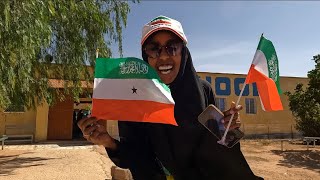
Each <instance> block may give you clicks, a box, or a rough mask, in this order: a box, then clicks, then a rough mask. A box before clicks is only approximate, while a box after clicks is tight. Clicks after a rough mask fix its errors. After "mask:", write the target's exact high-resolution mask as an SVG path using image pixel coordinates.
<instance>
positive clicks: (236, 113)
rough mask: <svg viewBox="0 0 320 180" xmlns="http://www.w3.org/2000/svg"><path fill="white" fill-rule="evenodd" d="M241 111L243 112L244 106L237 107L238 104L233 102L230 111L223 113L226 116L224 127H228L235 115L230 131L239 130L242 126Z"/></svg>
mask: <svg viewBox="0 0 320 180" xmlns="http://www.w3.org/2000/svg"><path fill="white" fill-rule="evenodd" d="M241 110H242V106H241V105H238V106H237V107H236V103H235V102H233V101H232V103H231V107H230V109H228V110H226V111H224V112H223V114H224V118H223V122H224V126H225V127H227V126H228V123H229V120H230V118H231V115H232V114H234V116H233V118H232V122H231V125H230V128H229V129H235V128H239V127H240V126H241V121H240V116H239V111H241Z"/></svg>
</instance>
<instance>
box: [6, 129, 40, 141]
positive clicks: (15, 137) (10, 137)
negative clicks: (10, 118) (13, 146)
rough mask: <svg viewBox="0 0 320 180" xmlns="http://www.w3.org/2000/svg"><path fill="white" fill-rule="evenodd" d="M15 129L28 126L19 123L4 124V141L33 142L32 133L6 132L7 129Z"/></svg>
mask: <svg viewBox="0 0 320 180" xmlns="http://www.w3.org/2000/svg"><path fill="white" fill-rule="evenodd" d="M17 129H30V127H29V126H19V125H6V126H5V130H6V136H7V140H6V142H30V143H32V142H33V137H34V135H33V134H29V133H27V134H14V132H11V133H8V131H12V130H17Z"/></svg>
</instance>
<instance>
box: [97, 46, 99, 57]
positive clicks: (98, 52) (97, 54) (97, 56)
mask: <svg viewBox="0 0 320 180" xmlns="http://www.w3.org/2000/svg"><path fill="white" fill-rule="evenodd" d="M98 57H99V48H98V49H97V50H96V58H98Z"/></svg>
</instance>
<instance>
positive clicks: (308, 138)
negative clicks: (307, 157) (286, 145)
mask: <svg viewBox="0 0 320 180" xmlns="http://www.w3.org/2000/svg"><path fill="white" fill-rule="evenodd" d="M317 140H320V137H304V138H303V141H306V142H307V150H309V143H310V142H312V141H313V147H316V141H317Z"/></svg>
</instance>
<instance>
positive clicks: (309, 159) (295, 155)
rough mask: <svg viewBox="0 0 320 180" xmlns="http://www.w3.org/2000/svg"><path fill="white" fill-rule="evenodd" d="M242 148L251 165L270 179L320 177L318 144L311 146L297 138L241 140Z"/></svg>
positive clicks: (258, 173)
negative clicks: (291, 139)
mask: <svg viewBox="0 0 320 180" xmlns="http://www.w3.org/2000/svg"><path fill="white" fill-rule="evenodd" d="M241 145H242V147H241V149H242V152H243V153H244V155H245V157H246V159H247V161H248V163H249V164H250V167H251V169H252V170H253V171H254V173H255V174H256V175H258V176H262V177H264V178H265V179H270V180H280V179H281V180H282V179H290V180H291V179H292V180H307V179H312V180H313V179H318V180H320V146H319V145H318V146H316V147H312V146H311V147H310V148H309V150H308V151H307V147H306V145H302V142H301V141H300V142H299V141H296V142H293V143H289V142H283V151H281V142H280V141H270V140H260V141H257V140H244V141H242V142H241Z"/></svg>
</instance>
